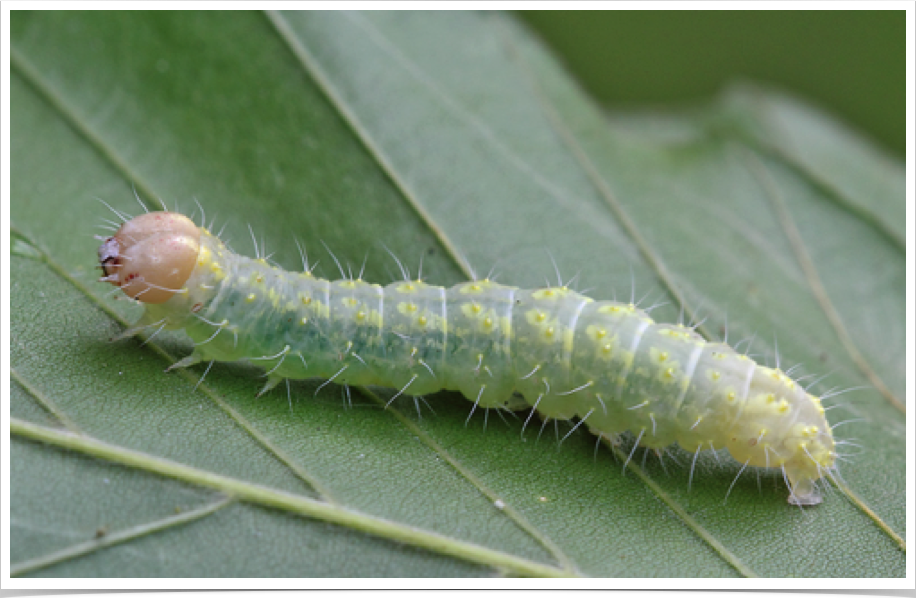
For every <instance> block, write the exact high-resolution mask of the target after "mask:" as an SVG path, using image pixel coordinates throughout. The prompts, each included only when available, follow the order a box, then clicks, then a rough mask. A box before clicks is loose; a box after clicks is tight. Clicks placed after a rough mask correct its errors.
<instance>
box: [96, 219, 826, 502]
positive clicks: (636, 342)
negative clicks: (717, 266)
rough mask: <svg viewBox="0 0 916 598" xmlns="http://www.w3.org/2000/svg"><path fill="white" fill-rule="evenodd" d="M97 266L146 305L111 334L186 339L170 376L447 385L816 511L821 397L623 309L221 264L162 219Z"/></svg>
mask: <svg viewBox="0 0 916 598" xmlns="http://www.w3.org/2000/svg"><path fill="white" fill-rule="evenodd" d="M99 262H100V264H101V267H102V269H103V271H104V273H105V276H104V277H103V278H102V279H101V280H102V281H104V282H109V283H111V284H113V285H115V286H118V287H120V288H121V290H122V291H123V292H124V293H125V294H126V295H128V296H129V297H132V298H134V299H136V300H138V301H141V302H143V304H144V305H145V312H144V314H143V316H142V317H141V319H140V320H139V322H138V323H137V325H136V326H134V327H132V328H130V329H129V330H128V331H126V332H125V334H126V335H130V334H135V333H137V332H139V331H141V330H143V329H145V328H148V327H151V326H155V327H156V328H169V329H182V328H183V329H184V330H185V331H186V332H187V334H188V335H189V336H190V337H191V339H192V340H193V341H194V343H195V348H194V351H193V352H192V353H191V355H189V356H187V357H186V358H184V359H182V360H181V361H179V362H178V363H177V364H175V366H174V367H185V366H190V365H193V364H195V363H199V362H202V361H214V360H217V361H236V360H242V359H247V360H249V361H251V362H252V363H254V364H256V365H259V366H262V367H263V368H264V369H265V370H267V374H268V382H267V385H266V386H265V388H264V389H263V390H264V391H266V390H269V389H270V388H272V387H274V386H275V385H276V384H278V383H279V382H280V381H282V380H284V379H287V378H292V379H302V378H316V377H320V378H325V379H327V380H328V381H333V382H335V383H338V384H348V385H374V386H386V387H390V388H394V389H397V390H398V395H400V394H407V395H414V396H422V395H426V394H430V393H433V392H436V391H439V390H442V389H447V390H456V391H459V392H461V393H462V394H463V395H464V396H465V397H466V398H467V399H469V400H470V401H472V402H473V403H474V408H475V409H477V408H509V409H520V408H528V407H531V408H533V409H534V410H536V411H537V412H538V413H539V414H540V415H541V417H544V418H551V419H562V420H568V419H573V418H578V419H579V421H580V423H584V424H585V425H586V426H587V427H588V429H589V430H590V431H591V432H593V433H594V434H597V435H603V436H606V437H608V438H612V439H613V438H615V437H616V436H617V435H618V434H620V433H623V432H627V431H629V432H632V433H633V434H635V435H636V436H637V443H638V444H639V445H641V446H644V447H647V448H655V449H661V448H663V447H666V446H668V445H670V444H672V443H675V442H676V443H677V444H678V445H680V446H681V447H682V448H684V449H685V450H687V451H691V452H694V453H699V452H700V451H702V450H707V449H718V448H727V449H728V451H729V452H730V454H731V455H732V457H734V458H735V460H736V461H738V463H740V464H742V470H743V469H744V468H745V467H747V466H753V467H761V468H775V469H780V470H781V471H782V474H783V476H784V478H785V480H786V483H787V485H788V488H789V493H790V496H789V502H790V503H792V504H797V505H815V504H818V503H819V502H821V497H820V495H819V493H818V490H817V487H816V482H817V481H818V480H819V479H821V478H822V477H824V476H826V475H831V474H832V471H833V469H834V467H835V462H836V449H835V444H834V440H833V435H832V432H831V429H830V426H829V424H828V422H827V420H826V418H825V415H824V408H823V407H822V406H821V402H820V399H819V398H817V397H815V396H813V395H811V394H809V393H807V392H806V391H805V389H804V388H802V387H801V386H800V385H799V384H798V383H796V382H795V381H793V380H792V379H791V378H790V377H789V376H788V375H786V374H785V373H783V372H782V371H780V370H779V369H772V368H769V367H766V366H763V365H759V364H757V363H756V362H755V361H754V360H753V359H751V358H749V357H747V356H745V355H743V354H740V353H738V352H736V351H735V350H734V349H732V348H731V347H730V346H728V345H727V344H724V343H716V342H707V341H706V340H705V339H704V338H703V337H701V336H700V335H698V334H696V333H695V332H694V331H693V330H692V329H690V328H689V327H685V326H682V325H671V324H659V323H656V322H654V321H653V320H652V319H651V318H650V317H649V316H648V315H647V314H646V313H645V312H644V311H643V310H641V309H639V308H637V307H636V306H634V305H632V304H628V303H619V302H615V301H595V300H592V299H590V298H588V297H585V296H583V295H581V294H579V293H577V292H575V291H572V290H570V289H568V288H566V287H548V288H541V289H534V290H527V289H520V288H516V287H511V286H504V285H500V284H497V283H495V282H492V281H490V280H477V281H470V282H465V283H460V284H458V285H455V286H453V287H451V288H443V287H439V286H434V285H429V284H426V283H424V282H422V281H421V280H403V281H398V282H395V283H393V284H390V285H388V286H385V287H382V286H379V285H376V284H370V283H367V282H364V281H362V280H358V279H357V280H352V279H343V280H337V281H328V280H324V279H321V278H318V277H316V276H314V275H312V274H311V273H310V272H308V271H305V272H286V271H284V270H282V269H279V268H275V267H272V266H270V265H269V264H268V263H267V262H266V261H265V260H264V259H251V258H247V257H244V256H239V255H236V254H234V253H233V252H232V251H230V250H229V249H228V248H227V247H226V245H225V244H223V243H222V241H220V239H219V238H218V237H217V236H214V235H212V234H211V233H210V232H209V231H208V230H207V229H205V228H202V227H197V226H196V225H195V224H194V223H193V222H192V221H191V220H190V219H189V218H187V217H185V216H183V215H181V214H177V213H173V212H151V213H148V214H144V215H141V216H138V217H136V218H134V219H132V220H129V221H127V222H125V223H124V224H123V225H122V226H121V227H120V229H119V230H118V231H117V232H116V233H115V234H114V236H112V237H110V238H108V239H106V240H105V241H104V242H103V244H102V245H101V247H100V248H99ZM262 392H263V391H262ZM519 395H520V396H521V397H523V398H524V400H523V401H522V400H519V398H518V397H519Z"/></svg>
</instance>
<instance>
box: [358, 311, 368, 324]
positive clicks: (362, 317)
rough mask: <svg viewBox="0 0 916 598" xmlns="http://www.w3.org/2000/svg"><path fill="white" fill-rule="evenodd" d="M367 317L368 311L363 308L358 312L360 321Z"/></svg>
mask: <svg viewBox="0 0 916 598" xmlns="http://www.w3.org/2000/svg"><path fill="white" fill-rule="evenodd" d="M365 319H366V312H364V311H363V310H359V311H358V312H356V320H357V321H358V322H362V321H363V320H365Z"/></svg>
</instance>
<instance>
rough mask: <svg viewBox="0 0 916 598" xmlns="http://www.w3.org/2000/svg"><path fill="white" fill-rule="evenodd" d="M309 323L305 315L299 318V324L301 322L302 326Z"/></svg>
mask: <svg viewBox="0 0 916 598" xmlns="http://www.w3.org/2000/svg"><path fill="white" fill-rule="evenodd" d="M308 323H309V319H308V318H306V317H303V318H302V319H301V320H299V324H301V325H302V326H305V325H306V324H308Z"/></svg>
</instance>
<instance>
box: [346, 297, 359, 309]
mask: <svg viewBox="0 0 916 598" xmlns="http://www.w3.org/2000/svg"><path fill="white" fill-rule="evenodd" d="M343 304H344V305H349V306H350V307H355V306H357V305H359V300H358V299H357V298H356V297H347V298H345V299H344V300H343Z"/></svg>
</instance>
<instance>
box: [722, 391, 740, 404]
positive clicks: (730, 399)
mask: <svg viewBox="0 0 916 598" xmlns="http://www.w3.org/2000/svg"><path fill="white" fill-rule="evenodd" d="M725 398H726V399H727V400H728V402H729V403H734V402H735V401H736V400H737V399H738V393H736V392H735V391H733V390H732V391H730V392H729V393H728V394H727V395H725Z"/></svg>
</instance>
